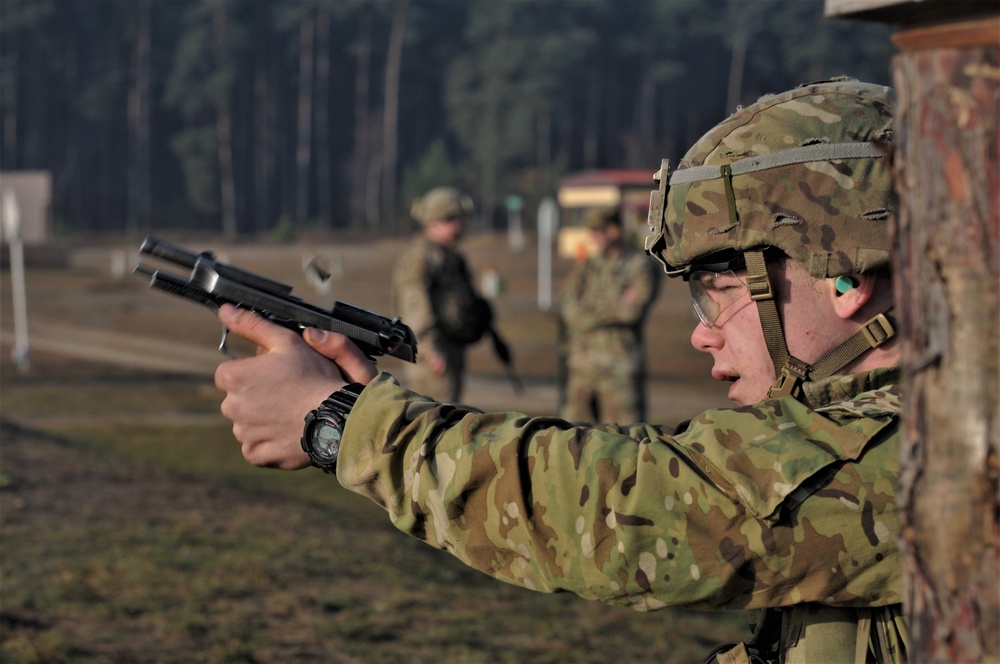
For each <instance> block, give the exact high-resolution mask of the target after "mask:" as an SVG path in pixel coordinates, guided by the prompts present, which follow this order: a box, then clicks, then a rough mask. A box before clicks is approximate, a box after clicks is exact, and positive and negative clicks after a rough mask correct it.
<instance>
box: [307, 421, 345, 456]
mask: <svg viewBox="0 0 1000 664" xmlns="http://www.w3.org/2000/svg"><path fill="white" fill-rule="evenodd" d="M341 434H342V429H341V427H340V426H339V425H338V424H337V423H336V422H334V421H332V420H329V419H325V418H324V419H321V420H318V421H317V422H316V423H315V424H314V425H313V429H312V435H311V436H310V443H311V444H312V451H313V454H315V455H316V456H317V457H320V458H322V459H330V460H334V459H336V458H337V453H338V452H339V451H340V438H341Z"/></svg>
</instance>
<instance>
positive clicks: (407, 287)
mask: <svg viewBox="0 0 1000 664" xmlns="http://www.w3.org/2000/svg"><path fill="white" fill-rule="evenodd" d="M472 212H473V204H472V199H471V198H469V197H468V196H466V195H464V194H462V193H461V192H460V191H459V190H457V189H454V188H451V187H437V188H435V189H431V190H430V191H428V192H427V193H426V194H424V195H423V196H422V197H420V198H418V199H417V200H415V201H414V202H413V205H412V207H411V209H410V213H411V215H412V216H413V218H414V219H416V220H417V221H418V222H420V224H421V228H422V232H421V233H420V234H419V235H418V236H417V237H416V238H414V240H413V242H412V243H410V245H409V246H408V247H407V248H406V249H405V250H404V251H403V253H402V254H400V256H399V258H398V259H397V261H396V264H395V266H394V268H393V275H392V298H393V307H394V309H393V310H394V311H395V312H397V313H398V314H399V316H401V317H402V319H403V322H405V323H406V324H407V325H409V326H410V328H412V329H413V332H414V334H416V336H417V347H418V349H419V351H418V354H417V364H415V365H411V366H407V368H406V380H407V383H408V384H410V385H412V386H413V389H416V390H418V391H420V393H421V394H426V395H429V396H433V397H435V398H438V399H444V400H448V401H458V400H459V399H460V398H461V394H462V379H463V375H464V372H465V347H466V346H467V345H469V344H470V343H473V342H474V341H477V340H478V339H479V338H480V337H481V336H482V334H483V333H484V332H485V329H486V328H488V326H489V324H490V321H489V320H486V321H485V326H486V328H482V327H481V326H482V325H483V324H484V321H483V320H482V319H483V316H484V315H486V316H488V312H487V313H485V314H484V312H482V311H477V310H476V309H475V307H476V306H477V302H479V301H480V299H479V298H478V296H477V295H476V294H475V288H474V286H473V284H472V276H471V275H470V273H469V268H468V265H467V264H466V261H465V258H464V257H463V256H462V254H461V253H459V252H458V251H457V250H456V249H455V247H456V245H457V244H458V241H459V240H460V239H461V238H462V233H463V231H464V229H465V222H466V220H467V218H468V217H469V215H471V214H472Z"/></svg>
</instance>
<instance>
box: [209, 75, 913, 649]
mask: <svg viewBox="0 0 1000 664" xmlns="http://www.w3.org/2000/svg"><path fill="white" fill-rule="evenodd" d="M891 121H892V110H891V99H890V91H889V90H888V89H887V88H883V87H881V86H874V85H868V84H863V83H858V82H852V81H846V80H841V81H834V82H825V83H815V84H810V85H808V86H804V87H801V88H797V89H795V90H792V91H790V92H787V93H784V94H780V95H773V96H767V97H764V98H762V99H761V100H759V101H758V102H757V103H756V104H753V105H751V106H748V107H746V108H743V109H741V110H739V111H737V112H736V113H735V114H734V115H733V116H731V117H730V118H729V119H728V120H726V121H724V122H723V123H721V124H720V125H718V126H717V127H716V128H715V129H713V130H712V131H710V132H709V133H708V134H706V135H705V136H704V137H703V138H702V139H701V140H700V141H699V142H698V143H696V144H695V146H694V147H693V148H692V149H691V150H690V151H689V152H688V154H687V155H686V156H685V157H684V159H683V160H682V161H681V163H680V167H679V168H678V170H677V171H676V172H674V173H670V172H669V169H667V168H666V164H664V166H663V167H661V169H660V171H659V173H658V179H659V184H660V187H659V191H656V192H653V195H652V196H651V201H650V203H651V204H650V222H651V227H652V228H653V233H652V235H651V237H650V238H649V239H648V240H647V246H648V247H649V251H650V253H651V254H652V255H654V257H656V258H657V259H658V260H660V261H661V262H662V263H663V264H664V266H665V267H666V269H667V271H668V274H671V275H674V276H680V277H682V278H684V279H685V280H687V282H688V283H689V285H690V288H691V294H692V299H693V302H694V305H695V310H696V312H697V313H698V316H699V318H700V323H699V324H698V325H697V326H696V328H695V330H694V333H693V334H692V337H691V341H692V343H693V344H694V345H695V347H696V348H698V349H699V350H702V351H704V352H706V353H708V354H710V355H711V356H712V358H713V368H712V375H713V376H714V377H715V378H717V379H718V380H723V381H728V382H731V383H732V386H731V387H730V391H729V396H730V398H731V399H732V400H733V401H735V402H736V403H737V407H735V408H729V409H714V410H709V411H707V412H705V413H702V414H700V415H698V416H696V417H694V418H692V419H691V420H689V421H685V422H682V423H681V424H679V425H677V426H654V425H649V424H634V425H630V426H623V425H613V424H607V425H601V426H593V425H582V424H572V423H569V422H566V421H563V420H559V419H555V418H528V417H525V416H524V415H523V414H521V413H513V412H512V413H481V412H480V411H478V410H476V409H474V408H471V407H467V406H453V405H448V404H441V403H439V402H435V401H433V400H430V399H427V398H425V397H422V396H420V395H418V394H416V393H414V392H412V391H409V390H407V389H405V388H403V387H401V386H400V385H399V383H397V382H396V380H395V379H394V378H393V377H392V376H390V375H388V374H385V373H382V374H377V370H376V369H375V367H374V366H373V365H372V364H371V363H370V362H368V361H367V360H366V359H365V358H364V357H363V355H361V353H360V352H359V351H358V350H357V348H356V347H354V346H353V345H352V344H350V343H349V342H347V341H346V339H345V338H344V337H342V336H340V335H334V334H330V333H323V332H321V331H318V330H307V331H306V332H305V333H304V335H303V336H301V337H300V336H299V335H297V334H295V333H294V332H291V331H289V330H286V329H285V328H282V327H278V326H275V325H271V324H268V323H266V322H265V321H263V320H261V319H260V318H259V317H257V316H255V315H254V314H252V313H250V312H247V311H239V310H235V309H234V308H232V307H228V306H227V307H223V308H222V309H221V310H220V312H219V313H220V319H221V320H222V322H223V323H224V324H226V325H227V327H228V328H229V329H230V330H231V331H232V332H233V333H236V334H240V335H243V336H246V337H247V338H249V339H250V340H251V341H254V342H256V343H257V344H259V345H260V346H261V347H262V349H263V350H264V351H266V352H263V353H262V354H259V355H257V356H255V357H252V358H245V359H239V360H233V361H230V362H225V363H223V364H222V365H220V366H219V369H218V370H217V372H216V383H217V385H218V386H219V387H220V388H221V389H223V390H225V391H227V395H226V398H225V399H224V401H223V404H222V412H223V414H225V415H226V417H228V418H230V419H231V420H233V422H234V426H233V431H234V433H235V435H236V437H237V438H238V439H239V440H240V441H241V443H242V444H243V454H244V457H245V458H246V459H247V460H248V461H249V462H251V463H253V464H256V465H261V466H269V467H280V468H288V469H294V468H303V467H306V466H308V465H310V463H312V464H314V465H317V466H320V467H322V468H324V469H325V470H328V471H330V472H334V471H335V472H336V474H337V478H338V479H339V481H340V482H341V483H342V484H343V485H344V486H345V487H347V488H349V489H351V490H354V491H357V492H359V493H362V494H364V495H367V496H369V497H370V498H371V499H372V500H374V501H376V502H377V503H378V504H379V505H381V506H382V507H383V508H385V509H386V510H387V511H388V512H389V513H390V515H391V518H392V522H393V524H394V525H395V526H396V527H397V528H399V529H401V530H403V531H405V532H408V533H410V534H412V535H414V536H415V537H419V538H421V539H423V540H424V541H426V542H427V543H429V544H431V545H432V546H436V547H438V548H441V549H444V550H446V551H448V552H449V553H451V554H453V555H455V556H457V557H458V558H460V559H461V560H463V561H464V562H466V563H467V564H468V565H471V566H473V567H475V568H477V569H480V570H482V571H483V572H485V573H487V574H491V575H493V576H494V577H496V578H499V579H502V580H504V581H508V582H510V583H516V584H519V585H521V586H525V587H528V588H532V589H535V590H539V591H547V592H555V591H561V590H562V591H571V592H575V593H577V594H579V595H581V596H583V597H588V598H594V599H600V600H603V601H606V602H610V603H614V604H619V605H624V606H631V607H633V608H636V609H639V610H653V609H658V608H661V607H664V606H668V605H674V606H687V607H695V608H705V609H764V613H763V615H762V617H761V618H760V619H759V620H758V621H757V624H758V626H759V628H758V630H757V631H756V633H755V635H754V638H753V639H751V640H749V641H748V642H747V643H744V644H737V645H735V646H731V647H726V648H724V650H725V652H724V653H720V654H719V655H718V660H719V661H722V662H749V661H750V658H751V657H757V658H760V659H761V660H766V661H772V662H777V661H779V660H780V661H781V662H786V663H797V662H866V661H872V660H875V661H882V662H888V661H903V660H905V657H906V640H907V630H906V625H905V620H904V619H903V618H902V615H901V613H902V612H901V606H900V601H901V597H902V595H901V592H902V588H901V570H900V564H899V552H898V548H897V544H896V539H897V537H898V530H899V521H898V517H897V511H896V500H895V493H896V486H897V483H898V477H899V442H900V431H899V410H900V390H899V386H898V381H899V379H900V375H899V369H898V366H897V365H898V362H899V349H898V345H897V340H896V339H895V338H894V336H893V335H894V326H895V323H894V319H895V317H894V313H893V309H892V305H893V294H892V289H891V279H890V275H889V271H888V266H889V240H888V233H887V218H888V217H889V215H890V214H891V212H892V208H893V200H892V179H891V172H890V165H889V163H888V159H887V158H886V157H885V154H884V152H883V150H882V149H881V144H882V143H884V142H886V141H888V140H889V139H890V137H891ZM313 349H315V350H318V351H320V352H321V353H322V354H323V355H325V356H326V357H328V358H331V359H333V360H334V362H328V361H326V360H324V359H323V358H322V357H321V356H320V355H319V354H317V353H315V352H314V350H313ZM345 379H346V380H348V381H355V383H353V384H352V385H347V386H345V384H344V382H345ZM362 384H364V385H366V386H364V387H362ZM331 392H334V394H333V395H331V398H329V399H327V395H330V393H331ZM358 395H360V396H358ZM355 398H356V400H355ZM324 399H326V401H324ZM320 404H323V405H324V407H325V408H328V409H329V411H327V412H330V411H332V412H333V413H334V414H333V415H331V416H330V418H329V422H330V424H329V426H328V428H327V429H326V434H327V436H326V438H325V439H324V440H327V441H329V440H333V441H335V442H337V441H339V443H340V444H339V446H337V445H329V444H327V445H324V444H322V443H323V441H322V440H317V439H316V437H315V436H314V435H313V433H314V432H313V431H312V429H310V430H307V431H306V432H305V434H304V435H303V431H302V420H303V418H304V417H305V416H306V415H307V414H308V413H309V412H310V410H311V409H314V408H316V407H317V405H320ZM352 404H353V406H352ZM317 411H319V409H317ZM317 411H314V412H317ZM340 436H342V439H341V438H340ZM755 661H757V660H755Z"/></svg>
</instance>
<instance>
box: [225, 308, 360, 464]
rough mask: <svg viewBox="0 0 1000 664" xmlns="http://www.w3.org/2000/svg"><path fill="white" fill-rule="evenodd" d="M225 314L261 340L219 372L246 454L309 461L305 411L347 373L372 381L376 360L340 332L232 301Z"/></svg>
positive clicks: (261, 459)
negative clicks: (273, 317)
mask: <svg viewBox="0 0 1000 664" xmlns="http://www.w3.org/2000/svg"><path fill="white" fill-rule="evenodd" d="M219 320H220V321H221V322H222V324H223V325H225V326H226V327H227V328H228V329H229V331H230V332H231V333H232V334H236V335H238V336H240V337H243V338H244V339H247V340H248V341H250V342H252V343H255V344H257V355H256V356H254V357H247V358H240V359H236V360H230V361H228V362H223V363H222V364H220V365H219V367H218V368H217V369H216V371H215V384H216V386H217V387H218V388H219V389H220V390H222V391H223V392H225V393H226V396H225V399H223V401H222V408H221V409H222V414H223V415H224V416H225V417H226V418H228V419H229V420H231V421H232V422H233V435H234V436H236V439H237V440H239V441H240V443H241V444H242V446H243V457H244V458H245V459H246V460H247V461H248V462H249V463H251V464H253V465H255V466H261V467H268V468H283V469H286V470H294V469H298V468H305V467H306V466H309V465H310V464H309V457H308V456H307V455H306V454H305V452H303V451H302V446H301V443H300V439H301V437H302V428H303V424H304V420H305V416H306V414H307V413H309V411H311V410H313V409H314V408H316V407H317V406H319V405H320V403H322V402H323V400H324V399H326V398H327V397H328V396H329V395H330V394H331V393H333V392H335V391H337V390H338V389H340V388H341V387H343V386H344V384H345V382H346V381H347V380H348V379H349V380H351V381H354V382H359V383H363V384H367V383H368V381H369V380H371V379H372V378H373V377H374V376H375V368H374V365H372V363H371V362H369V361H368V360H367V358H365V357H364V355H363V354H362V353H361V351H360V350H359V349H358V348H357V347H356V346H354V344H352V343H351V342H350V341H349V340H347V339H346V337H343V336H342V335H339V334H333V333H329V332H327V333H325V334H320V335H316V334H315V331H310V330H307V331H306V334H305V335H304V336H299V335H298V334H297V333H295V332H294V331H292V330H289V329H286V328H284V327H281V326H280V325H275V324H274V323H271V322H269V321H267V320H265V319H264V318H262V317H261V316H258V315H257V314H255V313H253V312H250V311H246V310H243V309H237V308H236V307H233V306H231V305H224V306H223V307H221V308H220V310H219ZM307 340H308V343H307ZM310 344H311V345H312V347H310ZM314 348H315V349H314ZM317 351H320V352H322V353H323V354H320V352H317ZM324 355H325V356H326V357H324ZM327 358H329V359H327ZM331 359H332V360H333V361H332V362H331V361H330V360H331Z"/></svg>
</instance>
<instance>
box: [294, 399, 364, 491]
mask: <svg viewBox="0 0 1000 664" xmlns="http://www.w3.org/2000/svg"><path fill="white" fill-rule="evenodd" d="M363 389H364V386H363V385H361V384H359V383H350V384H348V385H345V386H344V387H343V388H341V389H340V390H338V391H336V392H334V393H333V394H331V395H330V396H329V397H327V398H326V400H325V401H323V403H321V404H320V406H319V408H317V409H315V410H313V411H310V412H309V414H308V415H306V418H305V426H304V427H303V431H302V439H301V444H302V451H303V452H305V453H306V454H307V455H309V460H310V462H311V463H312V465H313V466H315V467H316V468H319V469H320V470H322V471H323V472H325V473H336V470H337V458H338V457H339V456H340V445H341V442H342V441H343V436H344V428H345V427H346V426H347V416H348V415H350V413H351V408H352V407H353V406H354V403H355V402H356V401H357V398H358V395H359V394H361V391H362V390H363ZM322 425H330V426H333V427H335V428H336V429H337V430H338V431H339V432H340V441H338V442H337V445H336V449H334V450H332V454H329V455H328V454H326V453H325V452H321V451H319V450H318V449H317V448H316V445H315V444H314V442H315V438H316V432H317V430H318V428H319V427H320V426H322Z"/></svg>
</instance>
